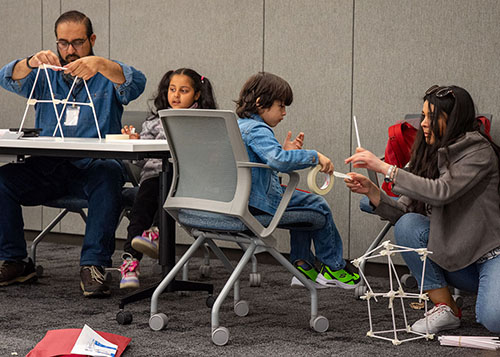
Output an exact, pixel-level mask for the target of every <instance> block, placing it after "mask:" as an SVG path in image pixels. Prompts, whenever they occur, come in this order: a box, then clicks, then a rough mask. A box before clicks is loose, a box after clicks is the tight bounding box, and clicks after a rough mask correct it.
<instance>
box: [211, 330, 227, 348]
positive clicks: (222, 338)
mask: <svg viewBox="0 0 500 357" xmlns="http://www.w3.org/2000/svg"><path fill="white" fill-rule="evenodd" d="M228 341H229V330H228V329H227V328H225V327H222V326H220V327H217V328H216V329H215V330H213V331H212V342H213V343H214V344H216V345H217V346H224V345H225V344H226V343H227V342H228Z"/></svg>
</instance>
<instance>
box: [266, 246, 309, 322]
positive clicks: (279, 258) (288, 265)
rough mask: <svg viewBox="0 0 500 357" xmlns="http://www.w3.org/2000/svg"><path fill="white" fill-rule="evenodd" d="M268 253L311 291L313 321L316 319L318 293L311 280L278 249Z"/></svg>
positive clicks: (272, 249)
mask: <svg viewBox="0 0 500 357" xmlns="http://www.w3.org/2000/svg"><path fill="white" fill-rule="evenodd" d="M267 251H268V252H269V254H271V255H272V256H273V257H274V259H276V260H277V261H278V262H279V263H280V264H281V265H283V266H284V267H285V268H286V270H288V271H289V272H290V273H292V274H293V275H294V276H295V277H296V278H297V279H299V280H300V282H301V283H302V284H304V286H305V287H307V288H308V289H309V292H310V293H311V320H312V319H314V318H316V316H318V293H317V291H316V288H315V287H314V286H313V284H312V283H311V281H310V280H309V279H306V277H305V276H304V275H303V274H302V273H301V272H300V271H298V270H297V268H295V267H294V266H293V265H292V263H290V262H289V261H288V260H287V259H286V258H285V257H284V256H283V255H281V254H280V253H279V252H278V251H277V250H276V249H274V248H268V250H267Z"/></svg>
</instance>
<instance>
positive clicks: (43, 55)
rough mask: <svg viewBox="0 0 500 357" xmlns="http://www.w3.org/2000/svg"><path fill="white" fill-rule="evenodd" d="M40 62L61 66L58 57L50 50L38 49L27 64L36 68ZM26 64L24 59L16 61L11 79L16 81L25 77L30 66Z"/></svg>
mask: <svg viewBox="0 0 500 357" xmlns="http://www.w3.org/2000/svg"><path fill="white" fill-rule="evenodd" d="M42 64H48V65H52V66H58V67H60V66H61V62H59V57H58V56H57V55H56V54H55V53H54V52H52V51H51V50H46V51H40V52H38V53H35V54H34V55H33V56H32V57H31V58H30V63H29V65H30V66H31V67H33V68H36V67H39V66H41V65H42ZM27 65H28V63H27V62H26V59H23V60H22V61H19V62H17V63H16V65H15V66H14V69H13V70H12V79H13V80H15V81H18V80H21V79H23V78H25V77H26V76H27V75H28V74H30V73H31V68H29V67H28V66H27Z"/></svg>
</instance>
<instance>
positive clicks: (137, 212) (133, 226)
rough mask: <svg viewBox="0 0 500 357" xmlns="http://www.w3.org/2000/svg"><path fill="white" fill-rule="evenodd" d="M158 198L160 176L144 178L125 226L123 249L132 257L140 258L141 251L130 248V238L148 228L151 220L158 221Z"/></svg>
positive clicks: (151, 222)
mask: <svg viewBox="0 0 500 357" xmlns="http://www.w3.org/2000/svg"><path fill="white" fill-rule="evenodd" d="M159 198H160V177H159V176H156V177H152V178H150V179H147V180H145V181H144V182H142V183H141V185H140V186H139V191H138V192H137V196H136V197H135V201H134V205H133V206H132V211H131V212H130V224H129V225H128V227H127V240H126V241H125V244H124V246H123V250H124V251H125V252H127V253H130V254H131V255H132V256H133V257H134V258H136V259H139V260H140V259H141V258H142V253H141V252H138V251H136V250H135V249H134V248H132V239H133V238H134V237H137V236H140V235H142V232H144V231H145V230H146V229H149V228H150V227H151V226H152V225H153V222H156V221H158V208H159V204H160V201H159Z"/></svg>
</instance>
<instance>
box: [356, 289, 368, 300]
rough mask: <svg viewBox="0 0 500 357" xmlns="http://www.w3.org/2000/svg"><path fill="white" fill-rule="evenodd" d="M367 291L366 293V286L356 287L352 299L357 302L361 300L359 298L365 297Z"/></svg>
mask: <svg viewBox="0 0 500 357" xmlns="http://www.w3.org/2000/svg"><path fill="white" fill-rule="evenodd" d="M367 291H368V288H367V287H366V285H358V286H357V287H356V288H355V289H354V297H355V298H356V299H358V300H361V297H362V296H365V294H366V292H367Z"/></svg>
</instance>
